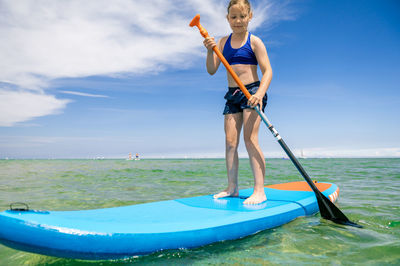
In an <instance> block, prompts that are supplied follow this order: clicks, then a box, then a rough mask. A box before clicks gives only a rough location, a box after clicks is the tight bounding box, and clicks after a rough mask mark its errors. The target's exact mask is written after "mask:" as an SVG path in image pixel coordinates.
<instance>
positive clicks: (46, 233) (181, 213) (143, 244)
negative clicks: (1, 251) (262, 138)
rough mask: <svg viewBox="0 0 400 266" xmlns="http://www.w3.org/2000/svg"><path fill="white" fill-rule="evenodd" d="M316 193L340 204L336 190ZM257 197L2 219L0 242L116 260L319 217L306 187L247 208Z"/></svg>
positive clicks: (14, 214) (327, 186)
mask: <svg viewBox="0 0 400 266" xmlns="http://www.w3.org/2000/svg"><path fill="white" fill-rule="evenodd" d="M316 185H317V187H318V189H319V190H320V191H322V192H323V194H324V195H325V196H327V197H328V198H330V199H331V201H333V202H334V201H336V199H337V196H338V193H339V188H338V187H337V186H336V185H335V184H331V183H316ZM252 192H253V189H243V190H240V192H239V197H229V198H222V199H214V198H213V197H212V195H206V196H200V197H193V198H184V199H176V200H168V201H160V202H152V203H146V204H138V205H132V206H125V207H116V208H108V209H98V210H84V211H35V210H7V211H4V212H1V213H0V242H1V243H2V244H4V245H6V246H9V247H12V248H15V249H19V250H23V251H28V252H34V253H39V254H44V255H49V256H56V257H64V258H79V259H116V258H124V257H130V256H135V255H141V254H149V253H152V252H156V251H160V250H167V249H180V248H186V249H188V248H194V247H199V246H203V245H207V244H210V243H214V242H218V241H223V240H231V239H238V238H242V237H245V236H248V235H251V234H255V233H257V232H259V231H261V230H265V229H269V228H273V227H277V226H280V225H282V224H285V223H288V222H290V221H292V220H293V219H295V218H297V217H299V216H306V215H313V214H315V213H317V212H318V204H317V200H316V197H315V195H314V192H312V191H311V189H310V188H309V186H308V185H307V183H306V182H291V183H284V184H277V185H272V186H267V187H265V193H266V195H267V198H268V201H266V202H264V203H261V204H258V205H244V204H243V201H244V200H245V199H246V198H247V197H249V196H250V195H251V194H252Z"/></svg>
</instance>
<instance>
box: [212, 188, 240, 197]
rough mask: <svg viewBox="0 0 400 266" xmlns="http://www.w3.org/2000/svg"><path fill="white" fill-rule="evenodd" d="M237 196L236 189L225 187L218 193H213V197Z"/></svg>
mask: <svg viewBox="0 0 400 266" xmlns="http://www.w3.org/2000/svg"><path fill="white" fill-rule="evenodd" d="M237 196H239V192H238V190H237V189H236V190H229V189H226V190H224V191H222V192H220V193H218V194H215V195H214V196H213V197H214V199H219V198H225V197H237Z"/></svg>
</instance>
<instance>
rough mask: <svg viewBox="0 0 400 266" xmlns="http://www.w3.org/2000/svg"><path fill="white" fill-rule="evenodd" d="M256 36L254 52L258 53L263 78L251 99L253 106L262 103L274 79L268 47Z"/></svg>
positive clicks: (253, 42)
mask: <svg viewBox="0 0 400 266" xmlns="http://www.w3.org/2000/svg"><path fill="white" fill-rule="evenodd" d="M252 37H254V39H253V41H252V45H253V47H252V48H253V51H254V54H255V55H256V58H257V61H258V64H259V66H260V69H261V73H262V78H261V82H260V87H259V88H258V90H257V92H256V93H255V94H254V95H253V97H251V98H250V99H249V103H250V105H251V106H252V107H255V106H256V105H259V104H260V105H261V103H262V98H263V97H264V95H265V93H266V92H267V90H268V87H269V85H270V83H271V80H272V68H271V64H270V62H269V58H268V54H267V49H266V48H265V45H264V43H263V42H262V41H261V39H260V38H258V37H256V36H254V35H253V36H252Z"/></svg>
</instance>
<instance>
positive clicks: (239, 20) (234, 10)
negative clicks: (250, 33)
mask: <svg viewBox="0 0 400 266" xmlns="http://www.w3.org/2000/svg"><path fill="white" fill-rule="evenodd" d="M251 17H252V13H251V12H248V11H247V9H246V8H243V7H242V6H239V5H233V6H231V7H230V8H229V13H228V15H227V16H226V18H227V19H228V22H229V25H230V26H231V29H232V32H233V33H243V32H246V31H247V26H248V25H249V22H250V20H251Z"/></svg>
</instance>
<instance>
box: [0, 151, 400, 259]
mask: <svg viewBox="0 0 400 266" xmlns="http://www.w3.org/2000/svg"><path fill="white" fill-rule="evenodd" d="M300 162H301V163H302V165H303V167H304V168H305V169H306V171H307V172H308V173H309V175H310V176H311V177H312V178H313V179H316V180H319V181H328V182H333V183H335V184H337V185H338V186H339V187H340V197H339V201H338V203H337V205H338V207H339V208H340V209H341V210H342V211H343V212H344V213H345V214H346V216H348V217H349V218H350V219H351V220H353V221H356V222H357V223H359V224H361V225H363V226H364V228H363V229H358V228H353V227H344V226H340V225H336V224H334V223H332V222H330V221H326V220H323V219H321V218H320V216H319V215H315V216H311V217H301V218H298V219H296V220H294V221H292V222H290V223H288V224H286V225H284V226H281V227H278V228H274V229H271V230H266V231H263V232H260V233H258V234H255V235H252V236H248V237H246V238H243V239H238V240H234V241H224V242H220V243H215V244H211V245H208V246H204V247H200V248H196V249H193V250H173V251H162V252H157V253H154V254H151V255H147V256H141V257H133V258H128V259H124V260H116V261H94V262H93V261H82V260H72V259H61V258H54V257H47V256H42V255H36V254H31V253H26V252H22V251H17V250H13V249H10V248H8V247H5V246H3V245H0V265H131V264H140V265H182V264H184V265H187V264H189V265H221V264H222V265H223V264H225V265H231V264H234V265H242V264H246V265H281V264H283V265H294V264H307V265H309V264H311V265H352V264H362V265H396V264H397V265H400V159H306V160H304V159H301V160H300ZM239 169H240V170H239V172H240V173H239V176H240V188H247V187H251V186H252V185H253V178H252V175H251V169H250V166H249V162H248V160H247V159H241V160H240V167H239ZM299 180H303V179H302V177H301V176H300V175H299V174H298V172H297V170H296V169H295V168H294V166H293V165H292V164H291V162H290V161H288V160H281V159H267V178H266V182H265V183H266V184H275V183H283V182H288V181H299ZM225 184H226V171H225V161H224V160H223V159H207V160H206V159H196V160H183V159H182V160H140V161H126V160H7V161H6V160H1V161H0V210H5V209H8V208H9V207H8V204H9V203H11V202H17V201H22V202H26V203H28V204H29V206H30V207H31V208H32V209H41V210H78V209H79V210H81V209H94V208H106V207H114V206H123V205H132V204H139V203H144V202H151V201H160V200H169V199H176V198H183V197H192V196H198V195H204V194H211V193H215V192H218V191H220V190H221V189H223V188H224V187H225Z"/></svg>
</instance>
